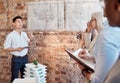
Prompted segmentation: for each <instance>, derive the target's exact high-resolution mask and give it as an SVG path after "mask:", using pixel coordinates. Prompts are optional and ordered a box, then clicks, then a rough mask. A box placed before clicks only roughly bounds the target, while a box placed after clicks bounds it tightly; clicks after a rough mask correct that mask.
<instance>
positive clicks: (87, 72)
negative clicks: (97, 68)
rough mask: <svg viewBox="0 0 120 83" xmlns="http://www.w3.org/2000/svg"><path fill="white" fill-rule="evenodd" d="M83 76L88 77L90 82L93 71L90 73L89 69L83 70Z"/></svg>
mask: <svg viewBox="0 0 120 83" xmlns="http://www.w3.org/2000/svg"><path fill="white" fill-rule="evenodd" d="M82 74H83V76H84V77H86V78H87V79H88V80H90V78H91V75H92V74H93V72H91V71H89V70H87V69H84V70H82Z"/></svg>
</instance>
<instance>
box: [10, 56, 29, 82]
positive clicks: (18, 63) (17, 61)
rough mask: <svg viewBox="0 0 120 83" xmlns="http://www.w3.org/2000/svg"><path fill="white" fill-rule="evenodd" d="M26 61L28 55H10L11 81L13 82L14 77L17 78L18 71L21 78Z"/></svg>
mask: <svg viewBox="0 0 120 83" xmlns="http://www.w3.org/2000/svg"><path fill="white" fill-rule="evenodd" d="M26 63H28V57H27V55H26V56H24V57H16V56H14V55H13V57H12V62H11V74H12V75H11V82H13V80H14V79H15V78H18V76H19V71H20V74H21V78H24V77H23V75H24V71H25V70H24V68H25V64H26Z"/></svg>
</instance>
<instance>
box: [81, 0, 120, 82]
mask: <svg viewBox="0 0 120 83" xmlns="http://www.w3.org/2000/svg"><path fill="white" fill-rule="evenodd" d="M104 3H105V7H104V14H105V16H106V17H107V20H108V25H107V26H104V29H103V30H102V31H101V32H100V34H99V36H98V39H97V42H96V44H95V48H94V53H93V54H94V55H91V56H88V55H87V54H86V53H84V54H81V55H80V57H82V58H85V59H86V58H87V59H94V60H95V63H96V65H95V72H94V73H93V72H89V71H88V70H86V69H84V68H82V72H83V74H84V76H85V77H86V78H87V79H88V80H90V82H91V83H104V80H105V78H106V76H107V74H108V73H109V71H110V70H111V68H112V67H113V65H114V64H115V62H116V61H117V59H118V58H119V56H120V0H104ZM80 68H81V67H80ZM117 83H120V82H117Z"/></svg>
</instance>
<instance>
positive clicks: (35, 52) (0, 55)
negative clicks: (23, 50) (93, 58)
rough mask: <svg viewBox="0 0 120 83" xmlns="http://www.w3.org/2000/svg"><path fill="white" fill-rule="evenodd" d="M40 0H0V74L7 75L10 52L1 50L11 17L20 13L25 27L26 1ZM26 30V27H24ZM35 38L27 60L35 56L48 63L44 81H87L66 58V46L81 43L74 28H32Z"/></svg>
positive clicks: (1, 75)
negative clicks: (48, 29) (50, 29)
mask: <svg viewBox="0 0 120 83" xmlns="http://www.w3.org/2000/svg"><path fill="white" fill-rule="evenodd" d="M30 1H39V0H0V78H3V79H10V75H11V73H10V65H11V56H10V54H9V53H6V52H5V51H4V50H3V43H4V39H5V36H6V34H7V33H9V32H10V31H11V30H12V24H11V19H12V18H13V17H14V16H16V15H21V16H22V17H23V19H24V28H25V30H26V31H27V25H26V23H27V22H26V20H27V8H26V5H25V3H26V2H30ZM27 32H29V31H27ZM33 33H34V35H35V39H34V40H33V41H32V45H31V47H30V48H29V54H28V55H29V62H32V61H33V59H34V58H37V59H38V61H39V63H41V64H44V65H46V66H47V72H48V73H47V83H86V82H87V81H86V79H85V78H84V77H83V76H82V75H81V70H80V69H79V68H78V66H77V65H76V63H75V62H74V61H73V60H71V59H69V57H68V54H67V53H66V52H65V48H70V49H72V50H74V49H77V48H79V47H80V41H79V40H78V39H76V37H75V34H76V33H77V32H65V31H47V32H42V31H33Z"/></svg>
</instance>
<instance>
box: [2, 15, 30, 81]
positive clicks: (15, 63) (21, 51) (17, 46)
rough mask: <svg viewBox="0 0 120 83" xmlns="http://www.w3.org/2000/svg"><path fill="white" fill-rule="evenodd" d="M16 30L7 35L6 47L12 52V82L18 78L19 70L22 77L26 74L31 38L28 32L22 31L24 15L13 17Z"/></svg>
mask: <svg viewBox="0 0 120 83" xmlns="http://www.w3.org/2000/svg"><path fill="white" fill-rule="evenodd" d="M12 21H13V26H14V30H13V31H12V32H11V33H9V34H8V35H7V36H6V40H5V42H4V49H5V50H6V51H7V52H10V53H11V54H12V61H11V74H12V75H11V82H12V81H13V80H14V79H15V78H18V76H19V71H20V73H21V78H23V75H24V73H23V72H24V68H25V64H26V63H27V62H28V57H27V53H28V46H29V41H30V39H29V38H28V36H27V34H26V33H25V32H23V31H22V27H23V22H22V17H20V16H16V17H14V18H13V20H12Z"/></svg>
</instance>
